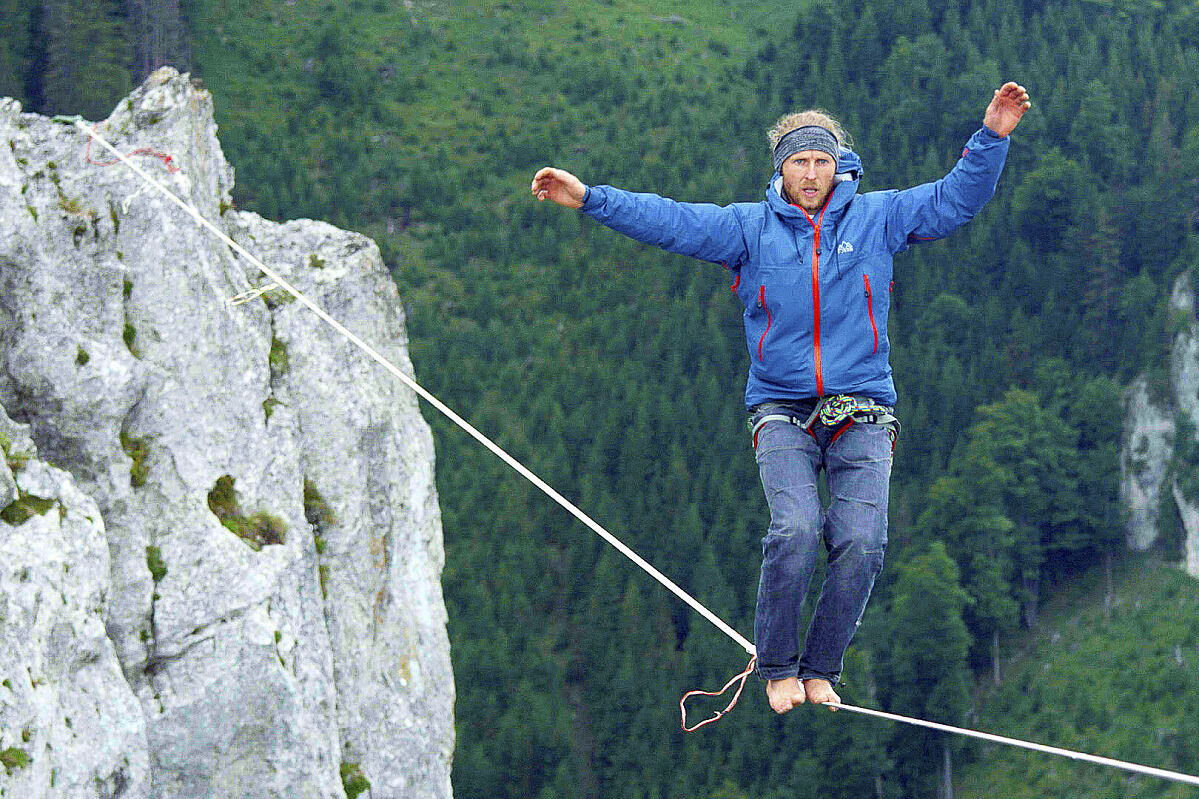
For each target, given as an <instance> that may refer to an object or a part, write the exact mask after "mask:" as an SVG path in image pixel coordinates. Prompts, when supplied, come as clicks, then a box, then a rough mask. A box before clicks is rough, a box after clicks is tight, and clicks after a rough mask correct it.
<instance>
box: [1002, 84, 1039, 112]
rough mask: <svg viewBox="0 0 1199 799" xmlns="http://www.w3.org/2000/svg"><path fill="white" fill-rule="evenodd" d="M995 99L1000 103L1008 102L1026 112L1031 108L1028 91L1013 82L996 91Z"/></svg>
mask: <svg viewBox="0 0 1199 799" xmlns="http://www.w3.org/2000/svg"><path fill="white" fill-rule="evenodd" d="M995 97H996V98H997V99H1000V100H1001V101H1010V102H1012V103H1013V104H1015V105H1018V106H1020V107H1021V108H1023V109H1024V110H1026V111H1027V110H1028V109H1029V108H1031V107H1032V102H1031V101H1030V100H1029V99H1028V89H1026V88H1024V87H1023V86H1021V85H1020V84H1019V83H1016V82H1015V81H1011V80H1009V81H1008V82H1007V83H1005V84H1003V86H1001V87H1000V88H998V89H996V90H995Z"/></svg>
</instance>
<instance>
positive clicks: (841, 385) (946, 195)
mask: <svg viewBox="0 0 1199 799" xmlns="http://www.w3.org/2000/svg"><path fill="white" fill-rule="evenodd" d="M1007 151H1008V139H1007V138H1006V137H1001V136H998V135H996V134H995V133H993V132H992V131H990V130H989V129H987V128H985V127H984V128H981V129H980V130H979V131H978V132H977V133H975V134H974V135H973V136H971V137H970V141H969V142H967V144H966V148H965V150H963V151H962V157H961V158H960V159H959V160H958V162H957V164H956V165H955V166H954V168H953V169H952V170H951V171H950V172H949V174H948V175H946V176H945V177H943V178H941V179H940V180H937V181H934V182H932V183H925V184H923V185H920V186H915V187H913V188H910V189H904V190H901V191H896V190H890V191H875V192H868V193H866V194H858V193H857V191H858V181H859V179H860V178H861V173H862V162H861V159H860V158H858V156H857V154H856V153H854V152H852V151H850V150H842V151H841V155H840V158H839V159H838V164H837V180H838V181H839V182H838V183H836V184H835V185H834V187H833V191H832V192H831V193H830V195H829V198H828V201H827V202H826V203H825V206H824V209H823V210H822V211H819V212H817V213H816V214H815V215H812V216H809V215H808V213H807V212H806V211H804V210H803V209H801V208H799V207H798V206H795V205H791V204H790V203H788V202H787V201H786V200H784V199H783V198H782V196H781V195H780V190H781V188H782V178H781V176H780V175H779V174H778V173H775V176H774V179H773V180H772V181H771V184H770V186H768V187H767V189H766V199H765V201H763V202H757V203H733V204H732V205H727V206H723V207H721V206H717V205H713V204H710V203H681V202H676V201H675V200H670V199H667V198H665V197H659V196H658V195H656V194H634V193H632V192H627V191H622V190H620V189H616V188H613V187H611V186H592V187H590V188H589V189H588V193H587V196H586V198H585V200H584V202H583V208H582V210H583V211H584V212H585V213H587V214H589V215H590V216H592V217H593V218H595V219H596V220H598V221H599V222H602V223H603V224H604V225H607V226H608V227H610V228H612V229H613V230H616V231H618V232H620V233H623V234H625V235H626V236H629V237H631V238H633V239H636V240H637V241H641V242H644V243H646V244H653V245H656V246H658V247H661V248H662V249H664V250H667V251H669V252H673V253H679V254H682V255H689V256H692V257H694V258H699V259H701V260H704V261H711V262H713V263H718V264H724V265H725V266H727V267H728V268H729V269H730V270H731V271H732V273H733V275H734V283H733V290H734V291H735V292H736V293H737V296H738V297H739V298H740V299H741V301H742V303H744V305H745V313H744V322H745V343H746V345H747V347H748V348H749V356H750V367H749V380H748V382H747V384H746V387H745V404H746V407H753V406H754V405H757V404H759V403H762V402H766V401H768V400H792V399H804V398H809V397H821V396H825V395H827V394H856V395H861V396H867V397H871V398H872V399H875V400H877V401H878V402H881V403H883V404H884V405H891V406H893V405H894V404H895V383H894V381H893V380H892V378H891V364H890V361H889V358H888V356H889V354H890V344H889V342H888V341H887V310H888V306H889V304H890V296H891V268H892V258H893V256H894V255H895V254H896V253H899V252H902V251H903V250H906V249H907V248H908V246H909V245H910V244H912V243H914V242H917V241H927V240H932V239H937V238H941V237H943V236H946V235H948V234H949V233H950V232H951V231H953V230H954V229H955V228H957V227H958V226H959V225H961V224H963V223H965V222H968V221H969V220H970V219H972V218H973V217H974V215H975V214H977V213H978V212H979V211H980V210H981V209H982V207H983V205H985V204H986V202H987V200H989V199H991V196H992V195H993V194H994V193H995V185H996V183H998V181H999V174H1000V172H1002V171H1003V164H1004V161H1005V160H1006V158H1007Z"/></svg>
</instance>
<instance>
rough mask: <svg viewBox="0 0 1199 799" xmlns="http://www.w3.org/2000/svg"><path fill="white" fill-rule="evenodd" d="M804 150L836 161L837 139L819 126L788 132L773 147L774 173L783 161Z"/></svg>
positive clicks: (778, 169) (806, 126) (779, 168)
mask: <svg viewBox="0 0 1199 799" xmlns="http://www.w3.org/2000/svg"><path fill="white" fill-rule="evenodd" d="M804 150H819V151H820V152H822V153H828V154H829V155H831V156H832V157H833V161H836V160H837V158H838V157H839V155H840V153H839V150H840V148H839V147H838V146H837V137H836V136H834V135H833V134H832V132H831V131H829V130H828V129H827V128H822V127H821V126H819V125H804V126H803V127H802V128H796V129H795V130H792V131H789V132H788V133H787V135H785V136H783V137H782V138H781V139H779V143H778V144H776V145H774V171H775V172H778V171H780V170H781V169H782V168H783V162H784V161H786V160H787V159H788V158H790V157H791V156H793V155H795V154H796V153H802V152H803V151H804Z"/></svg>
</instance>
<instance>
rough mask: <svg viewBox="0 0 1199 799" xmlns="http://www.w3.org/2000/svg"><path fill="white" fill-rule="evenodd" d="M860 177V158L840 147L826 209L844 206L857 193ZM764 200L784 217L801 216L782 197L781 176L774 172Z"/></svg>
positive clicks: (834, 209)
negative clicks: (831, 190) (830, 194)
mask: <svg viewBox="0 0 1199 799" xmlns="http://www.w3.org/2000/svg"><path fill="white" fill-rule="evenodd" d="M861 179H862V159H861V158H859V157H858V154H857V153H855V152H854V151H853V150H848V149H846V148H844V147H842V148H841V154H840V155H839V156H838V158H837V172H836V174H835V175H834V176H833V193H832V196H831V197H830V198H829V201H828V210H829V211H830V212H836V211H839V210H840V209H842V208H844V207H845V206H846V205H847V204H848V203H849V201H850V200H851V199H853V196H854V195H855V194H857V191H858V183H859V181H861ZM766 201H767V202H768V203H770V207H771V208H773V209H774V210H775V212H777V213H779V214H780V215H782V216H785V217H792V216H794V217H797V218H799V217H802V216H803V211H802V210H801V209H800V208H799V207H797V206H794V205H792V204H791V203H789V202H787V201H786V200H785V199H783V176H782V174H781V173H780V172H775V173H774V176H773V177H771V179H770V185H769V186H767V187H766Z"/></svg>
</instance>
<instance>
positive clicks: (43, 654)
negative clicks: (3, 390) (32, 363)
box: [0, 410, 150, 797]
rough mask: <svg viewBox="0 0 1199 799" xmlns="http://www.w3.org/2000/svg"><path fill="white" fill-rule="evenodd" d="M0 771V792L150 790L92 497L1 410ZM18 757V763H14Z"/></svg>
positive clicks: (135, 793) (131, 793)
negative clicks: (1, 770) (111, 622)
mask: <svg viewBox="0 0 1199 799" xmlns="http://www.w3.org/2000/svg"><path fill="white" fill-rule="evenodd" d="M0 443H2V444H3V445H4V455H5V458H4V460H3V461H0V478H2V479H0V483H2V484H3V485H4V486H5V487H10V488H8V489H7V490H5V492H4V499H3V501H4V503H5V510H4V512H3V514H0V675H2V679H3V684H2V686H0V750H2V751H4V752H7V753H8V755H9V762H12V763H13V764H14V767H13V768H12V769H11V773H7V776H5V775H0V785H3V786H4V793H5V795H6V796H12V797H18V796H72V797H73V796H96V795H105V794H104V793H103V792H104V791H107V792H108V793H107V795H109V796H115V795H117V791H118V790H123V791H124V792H123V793H121V794H120V795H121V796H127V797H148V796H150V779H149V777H150V772H149V760H148V747H147V737H146V720H145V717H144V715H143V714H142V709H141V706H140V704H139V703H138V701H137V697H136V696H134V695H133V691H132V690H130V687H129V684H128V683H127V682H126V681H125V678H124V676H123V675H122V674H121V666H120V664H119V663H118V662H117V655H116V650H115V648H114V647H113V645H112V641H110V640H109V639H108V636H107V635H106V634H105V631H104V617H105V613H106V611H107V609H108V607H109V599H110V591H109V563H110V559H109V554H108V542H107V540H106V539H105V530H104V522H103V520H102V519H101V516H100V509H99V508H98V507H97V506H96V503H95V502H94V501H93V500H92V499H91V498H90V497H88V496H87V495H86V494H84V493H83V492H82V491H80V490H79V487H78V486H77V485H76V483H75V481H74V479H73V478H72V477H71V476H70V475H69V474H67V473H66V472H64V471H62V470H61V469H55V468H54V467H52V466H48V465H47V464H46V463H45V462H44V461H42V460H39V459H38V455H37V449H36V447H35V446H34V445H33V442H32V441H31V440H30V439H29V435H28V432H27V429H26V428H25V427H24V426H23V425H18V424H16V423H14V422H13V421H12V420H11V419H10V418H9V417H8V415H7V414H5V413H4V411H3V410H0ZM17 764H19V765H17Z"/></svg>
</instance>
